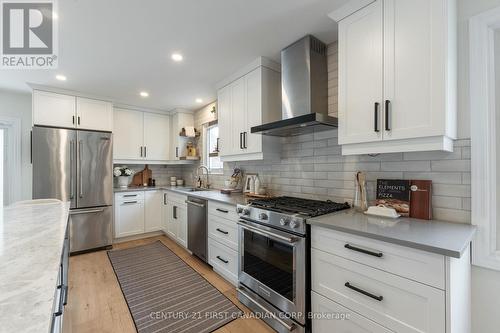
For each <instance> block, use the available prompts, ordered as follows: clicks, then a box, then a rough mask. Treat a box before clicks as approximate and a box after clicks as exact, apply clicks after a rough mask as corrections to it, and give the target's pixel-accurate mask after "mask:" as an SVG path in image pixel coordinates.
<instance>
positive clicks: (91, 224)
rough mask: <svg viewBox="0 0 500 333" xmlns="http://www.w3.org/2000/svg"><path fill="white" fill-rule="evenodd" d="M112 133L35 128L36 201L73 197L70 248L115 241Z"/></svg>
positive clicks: (109, 243) (75, 249)
mask: <svg viewBox="0 0 500 333" xmlns="http://www.w3.org/2000/svg"><path fill="white" fill-rule="evenodd" d="M112 147H113V145H112V134H111V133H108V132H94V131H84V130H72V129H61V128H49V127H38V126H35V127H33V133H32V158H33V199H44V198H57V199H60V200H62V201H71V211H70V217H71V218H70V225H69V236H70V251H71V252H72V253H74V252H79V251H85V250H90V249H96V248H102V247H107V246H110V245H111V243H112V239H113V209H112V205H113V170H112V169H113V157H112Z"/></svg>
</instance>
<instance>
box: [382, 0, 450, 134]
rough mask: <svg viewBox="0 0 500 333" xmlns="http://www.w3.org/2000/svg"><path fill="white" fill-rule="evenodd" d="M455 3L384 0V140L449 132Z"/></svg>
mask: <svg viewBox="0 0 500 333" xmlns="http://www.w3.org/2000/svg"><path fill="white" fill-rule="evenodd" d="M452 3H453V2H452V1H442V0H419V1H415V0H385V1H384V95H385V96H384V114H385V115H387V118H386V119H385V121H384V140H396V139H406V138H419V137H430V136H437V135H446V134H447V133H446V124H447V116H448V115H449V114H450V113H449V112H450V111H451V110H454V105H455V102H453V101H454V99H453V98H451V96H454V95H449V94H450V92H451V91H452V90H450V88H451V87H452V86H451V85H449V84H448V83H447V82H448V80H450V79H451V77H450V76H449V74H450V73H452V72H453V70H452V69H451V66H448V64H453V61H451V59H448V57H450V56H451V53H450V52H448V47H449V43H450V42H449V35H448V33H447V31H448V24H449V15H451V13H450V12H449V11H450V10H451V8H450V6H452ZM455 24H456V23H455ZM450 38H451V37H450ZM450 40H451V39H450ZM449 67H450V68H449ZM452 89H454V88H452ZM449 103H451V104H449ZM386 108H387V109H386ZM452 114H453V112H452ZM448 123H450V122H448ZM450 124H451V123H450ZM450 134H451V135H454V134H453V133H450Z"/></svg>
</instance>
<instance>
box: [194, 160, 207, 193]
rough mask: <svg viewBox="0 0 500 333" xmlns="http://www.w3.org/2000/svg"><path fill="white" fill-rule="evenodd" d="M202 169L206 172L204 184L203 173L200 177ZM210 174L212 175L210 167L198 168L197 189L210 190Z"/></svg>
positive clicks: (201, 166) (202, 166)
mask: <svg viewBox="0 0 500 333" xmlns="http://www.w3.org/2000/svg"><path fill="white" fill-rule="evenodd" d="M200 169H201V170H203V169H205V170H206V176H205V182H204V183H203V180H202V176H203V173H201V175H200ZM209 173H210V171H209V170H208V167H206V166H205V165H203V164H201V165H200V166H199V167H197V168H196V187H197V188H206V189H208V188H209V187H210V183H209V181H208V174H209Z"/></svg>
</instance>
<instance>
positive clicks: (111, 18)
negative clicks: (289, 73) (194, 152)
mask: <svg viewBox="0 0 500 333" xmlns="http://www.w3.org/2000/svg"><path fill="white" fill-rule="evenodd" d="M346 2H347V0H176V1H174V0H147V1H143V0H105V1H102V0H59V1H58V5H59V13H58V16H59V68H58V69H57V70H0V88H4V89H12V90H25V91H29V87H28V86H27V85H26V82H32V83H36V84H43V85H49V86H53V87H57V88H63V89H69V90H75V91H79V92H83V93H86V94H91V95H96V96H102V97H106V98H110V99H112V100H114V101H116V102H119V103H123V104H130V105H136V106H142V107H147V108H154V109H161V110H171V109H173V108H177V107H180V108H188V109H196V108H199V107H200V105H199V104H197V103H196V102H195V99H196V98H202V99H203V101H204V104H206V103H208V102H210V101H213V100H215V98H216V91H215V84H216V83H217V82H218V81H220V80H222V79H223V78H224V77H226V76H228V75H230V74H232V73H233V72H235V71H236V70H238V69H239V68H240V67H242V66H244V65H246V64H247V63H249V62H251V61H252V60H254V59H255V58H257V57H258V56H261V55H262V56H266V57H269V58H271V59H274V60H276V61H279V52H280V50H281V49H282V48H283V47H285V46H287V45H289V44H290V43H292V42H293V41H295V40H297V39H299V38H300V37H302V36H303V35H305V34H307V33H311V34H313V35H315V36H316V37H318V38H319V39H321V40H323V41H324V42H326V43H330V42H333V41H335V40H336V39H337V32H336V30H337V25H336V24H335V23H334V22H333V21H332V20H331V19H329V18H328V17H327V14H328V13H329V12H331V11H332V10H334V9H336V8H338V7H339V6H340V5H342V4H344V3H346ZM173 52H180V53H182V54H183V56H184V61H182V62H181V63H174V62H173V61H172V60H171V59H170V55H171V54H172V53H173ZM56 74H64V75H66V76H67V78H68V80H67V81H66V82H60V81H57V80H56V79H55V75H56ZM142 90H144V91H148V92H149V94H150V97H149V98H141V97H139V91H142ZM205 102H206V103H205Z"/></svg>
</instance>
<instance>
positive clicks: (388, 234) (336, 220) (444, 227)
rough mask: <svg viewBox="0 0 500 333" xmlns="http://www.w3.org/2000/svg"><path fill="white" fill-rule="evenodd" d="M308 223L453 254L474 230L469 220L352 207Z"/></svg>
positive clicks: (461, 249)
mask: <svg viewBox="0 0 500 333" xmlns="http://www.w3.org/2000/svg"><path fill="white" fill-rule="evenodd" d="M307 223H308V224H310V225H312V226H320V227H324V228H328V229H333V230H338V231H343V232H347V233H350V234H355V235H359V236H364V237H367V238H373V239H378V240H381V241H385V242H388V243H393V244H398V245H403V246H407V247H411V248H415V249H419V250H424V251H427V252H433V253H437V254H442V255H445V256H448V257H455V258H460V257H461V256H462V254H463V252H464V251H465V249H466V248H467V246H468V245H469V243H470V242H471V240H472V237H473V236H474V234H475V232H476V227H475V226H473V225H470V224H461V223H451V222H443V221H436V220H430V221H426V220H419V219H413V218H404V217H400V218H398V219H390V218H383V217H377V216H369V215H366V214H363V213H359V212H356V211H355V210H353V209H350V210H345V211H341V212H337V213H332V214H327V215H322V216H319V217H315V218H312V219H308V220H307Z"/></svg>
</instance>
